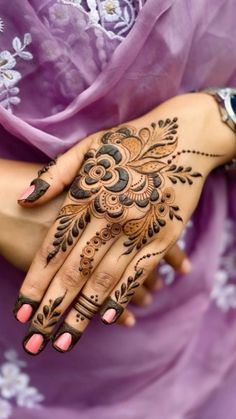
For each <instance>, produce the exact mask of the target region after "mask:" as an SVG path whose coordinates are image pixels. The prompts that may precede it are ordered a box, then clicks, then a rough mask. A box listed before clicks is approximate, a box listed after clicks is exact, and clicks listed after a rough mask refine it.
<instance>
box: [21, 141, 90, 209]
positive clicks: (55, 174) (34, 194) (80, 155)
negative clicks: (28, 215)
mask: <svg viewBox="0 0 236 419" xmlns="http://www.w3.org/2000/svg"><path fill="white" fill-rule="evenodd" d="M92 139H93V136H89V137H87V138H86V139H84V140H82V141H81V142H79V143H78V144H76V145H75V146H74V147H72V148H71V149H70V150H69V151H67V152H66V153H64V154H63V155H61V156H60V157H58V159H56V160H52V161H51V162H50V163H49V164H47V165H46V166H44V167H43V168H42V169H41V170H40V171H39V172H38V176H37V177H36V178H35V179H33V180H32V182H31V183H30V186H28V187H27V189H26V190H25V191H24V192H23V193H22V194H21V196H20V197H19V198H18V203H19V204H20V205H22V206H26V205H27V207H28V206H29V205H30V206H31V207H32V206H37V205H41V204H44V203H45V202H47V201H49V200H51V199H52V198H54V197H55V196H57V195H59V194H60V193H61V192H62V191H63V190H64V189H65V187H66V186H68V185H70V184H71V183H72V181H73V180H74V178H75V176H76V174H77V173H78V170H79V168H80V166H81V164H82V162H83V159H84V155H85V153H86V152H87V151H88V149H89V148H90V145H91V142H92Z"/></svg>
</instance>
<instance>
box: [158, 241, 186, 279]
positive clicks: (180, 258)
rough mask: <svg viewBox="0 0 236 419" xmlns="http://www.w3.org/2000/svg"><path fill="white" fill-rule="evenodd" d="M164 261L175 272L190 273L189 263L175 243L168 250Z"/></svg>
mask: <svg viewBox="0 0 236 419" xmlns="http://www.w3.org/2000/svg"><path fill="white" fill-rule="evenodd" d="M164 259H165V261H166V263H168V264H169V265H170V266H172V268H173V269H175V270H176V271H177V272H180V273H186V274H187V273H189V272H190V271H191V268H192V266H191V262H190V260H189V259H188V257H187V256H186V254H185V252H184V251H183V250H182V249H181V248H180V247H179V245H178V244H177V243H176V244H174V246H172V248H171V249H170V250H168V252H167V253H166V255H165V257H164Z"/></svg>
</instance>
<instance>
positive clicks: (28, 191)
mask: <svg viewBox="0 0 236 419" xmlns="http://www.w3.org/2000/svg"><path fill="white" fill-rule="evenodd" d="M34 191H35V185H31V186H29V187H28V188H27V189H26V190H25V191H24V192H23V193H22V194H21V195H20V196H19V198H18V201H25V200H26V199H27V198H28V197H29V196H30V195H31V194H32V193H33V192H34Z"/></svg>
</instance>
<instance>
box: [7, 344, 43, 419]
mask: <svg viewBox="0 0 236 419" xmlns="http://www.w3.org/2000/svg"><path fill="white" fill-rule="evenodd" d="M4 357H5V359H6V362H4V363H3V364H2V365H1V366H0V395H1V397H0V419H8V418H10V417H11V414H12V409H13V407H14V405H17V406H21V407H26V408H29V409H32V408H38V407H40V403H41V402H42V401H43V400H44V397H43V395H42V394H40V393H39V391H38V390H37V389H36V388H35V387H31V386H29V382H30V377H29V375H28V374H26V373H24V372H22V368H24V367H25V366H26V364H25V362H24V361H21V360H20V359H18V355H17V353H16V352H15V351H14V350H9V351H7V352H6V353H5V354H4ZM13 399H15V403H14V401H13ZM10 400H11V402H10Z"/></svg>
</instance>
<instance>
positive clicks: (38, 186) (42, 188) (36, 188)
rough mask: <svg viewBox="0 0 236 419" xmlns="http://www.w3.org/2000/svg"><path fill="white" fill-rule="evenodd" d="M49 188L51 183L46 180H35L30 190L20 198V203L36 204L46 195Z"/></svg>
mask: <svg viewBox="0 0 236 419" xmlns="http://www.w3.org/2000/svg"><path fill="white" fill-rule="evenodd" d="M49 187H50V185H49V183H48V182H46V181H45V180H43V179H39V178H37V179H34V180H33V181H32V182H31V184H30V186H29V188H27V189H26V191H24V192H23V194H22V195H21V196H20V197H19V199H18V202H22V201H24V202H35V201H37V199H39V198H41V196H43V195H44V194H45V192H46V191H47V190H48V188H49Z"/></svg>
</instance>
